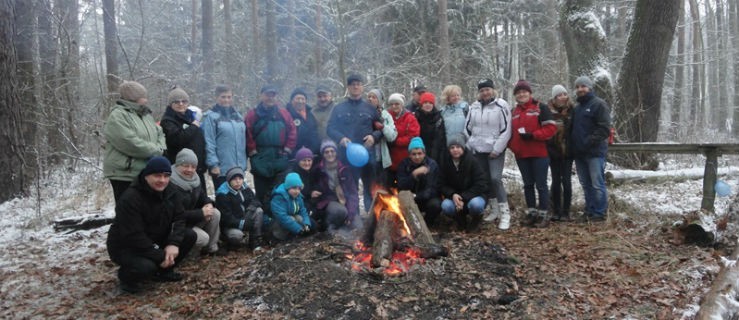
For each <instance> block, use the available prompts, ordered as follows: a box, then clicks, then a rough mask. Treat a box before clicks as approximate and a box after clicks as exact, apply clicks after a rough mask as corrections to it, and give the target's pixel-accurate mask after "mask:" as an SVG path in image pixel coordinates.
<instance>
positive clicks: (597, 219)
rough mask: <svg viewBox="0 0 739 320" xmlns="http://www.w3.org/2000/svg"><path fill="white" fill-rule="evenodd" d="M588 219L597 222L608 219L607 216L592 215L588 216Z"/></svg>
mask: <svg viewBox="0 0 739 320" xmlns="http://www.w3.org/2000/svg"><path fill="white" fill-rule="evenodd" d="M588 221H590V222H593V223H597V222H604V221H606V217H604V216H590V217H588Z"/></svg>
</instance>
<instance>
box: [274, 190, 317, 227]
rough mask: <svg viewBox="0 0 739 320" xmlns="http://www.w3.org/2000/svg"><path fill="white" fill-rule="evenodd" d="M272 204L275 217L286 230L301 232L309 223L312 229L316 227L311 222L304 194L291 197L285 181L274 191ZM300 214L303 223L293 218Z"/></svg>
mask: <svg viewBox="0 0 739 320" xmlns="http://www.w3.org/2000/svg"><path fill="white" fill-rule="evenodd" d="M270 204H271V206H272V216H273V218H274V219H275V220H276V222H277V223H279V224H280V226H282V227H283V228H284V229H285V230H287V231H290V233H292V234H295V235H297V234H299V233H300V231H301V230H303V226H304V225H308V226H309V227H310V228H311V229H313V228H314V227H315V226H314V225H313V224H312V223H311V221H310V217H309V216H308V210H307V209H306V208H305V204H304V203H303V195H302V194H299V195H298V196H297V197H296V198H293V197H291V196H290V194H289V193H288V192H287V188H285V184H284V183H282V184H280V185H278V186H277V187H275V189H274V190H273V191H272V201H271V203H270ZM298 215H299V216H300V217H301V218H302V220H303V224H302V225H301V224H300V223H298V221H297V220H295V219H293V218H292V217H293V216H298Z"/></svg>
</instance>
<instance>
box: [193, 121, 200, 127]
mask: <svg viewBox="0 0 739 320" xmlns="http://www.w3.org/2000/svg"><path fill="white" fill-rule="evenodd" d="M192 125H194V126H196V127H198V128H199V127H200V121H198V120H193V121H192Z"/></svg>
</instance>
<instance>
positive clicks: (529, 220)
mask: <svg viewBox="0 0 739 320" xmlns="http://www.w3.org/2000/svg"><path fill="white" fill-rule="evenodd" d="M537 218H538V217H537V216H536V215H534V214H531V213H528V214H526V218H525V219H524V220H523V222H521V225H523V226H524V227H533V226H534V224H536V222H537V221H538V220H537Z"/></svg>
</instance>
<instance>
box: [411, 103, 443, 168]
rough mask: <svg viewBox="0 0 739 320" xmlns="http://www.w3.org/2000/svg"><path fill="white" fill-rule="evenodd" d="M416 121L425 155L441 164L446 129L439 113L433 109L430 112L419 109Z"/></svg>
mask: <svg viewBox="0 0 739 320" xmlns="http://www.w3.org/2000/svg"><path fill="white" fill-rule="evenodd" d="M415 115H416V119H417V120H418V124H419V125H420V126H421V134H420V137H421V139H423V144H424V146H426V155H427V156H429V157H431V159H434V160H435V161H436V163H438V164H441V163H442V162H443V161H444V154H445V153H446V129H445V127H444V118H442V117H441V111H439V110H438V109H436V108H434V109H432V110H431V112H426V111H423V110H421V109H419V110H416V113H415Z"/></svg>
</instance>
